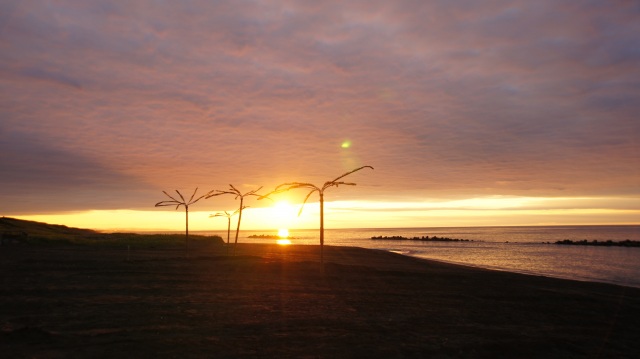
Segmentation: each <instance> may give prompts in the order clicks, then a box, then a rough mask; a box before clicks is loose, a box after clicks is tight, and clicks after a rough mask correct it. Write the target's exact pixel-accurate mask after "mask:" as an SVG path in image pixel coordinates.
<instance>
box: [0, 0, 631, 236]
mask: <svg viewBox="0 0 640 359" xmlns="http://www.w3.org/2000/svg"><path fill="white" fill-rule="evenodd" d="M638 34H640V3H638V2H637V1H624V0H602V1H598V0H589V1H587V0H585V1H563V0H540V1H524V0H523V1H499V0H490V1H475V0H468V1H467V0H458V1H448V0H447V1H445V0H441V1H422V0H420V1H348V2H345V1H294V0H291V1H286V0H282V1H259V0H256V1H231V0H230V1H212V0H201V1H198V0H194V1H161V0H156V1H136V0H131V1H126V2H125V1H88V0H78V1H70V0H60V1H29V0H19V1H11V0H0V170H1V175H0V215H3V216H11V217H18V218H24V219H32V220H42V221H47V222H50V223H58V224H65V225H71V226H81V227H86V228H95V229H103V230H120V229H123V230H124V229H139V230H142V229H154V230H155V229H175V230H180V229H181V226H182V228H183V227H184V210H183V208H179V209H178V210H176V209H175V208H174V207H162V208H157V207H154V205H155V203H157V202H159V201H162V200H165V199H168V198H167V197H166V196H165V194H163V193H162V191H167V192H168V193H170V194H172V195H175V194H176V192H175V190H179V191H180V192H181V193H182V194H183V195H184V196H187V197H189V196H191V194H192V193H193V191H194V189H195V188H198V193H197V195H196V198H197V197H198V196H199V195H202V194H205V193H207V192H208V191H211V190H227V189H229V185H230V184H232V185H234V186H235V187H236V188H238V189H239V190H240V191H241V192H243V193H245V192H249V191H252V190H256V189H260V190H259V191H258V193H260V194H264V193H267V192H269V191H271V190H273V189H274V188H275V187H276V186H277V185H279V184H281V183H285V182H308V183H312V184H315V185H318V186H322V184H324V182H325V181H329V180H332V179H334V178H336V177H338V176H340V175H341V174H343V173H346V172H348V171H351V170H353V169H355V168H358V167H360V166H365V165H368V166H372V167H374V170H371V169H368V168H365V169H363V170H360V171H358V172H355V173H353V174H351V175H349V176H347V177H346V178H344V180H345V181H348V182H354V183H356V184H357V185H356V186H340V187H337V188H336V187H333V188H330V189H328V190H327V191H326V193H325V201H326V209H325V210H326V213H325V214H326V221H327V227H332V226H333V227H336V228H342V227H428V226H434V227H442V226H496V225H552V224H557V225H563V224H638V223H640V118H639V116H640V115H639V114H640V35H638ZM306 194H307V192H305V191H303V190H295V191H291V192H287V193H284V194H280V195H278V196H276V197H274V199H273V200H271V201H270V200H261V201H258V200H257V198H256V197H247V198H246V202H245V205H248V206H249V208H248V209H247V210H246V212H245V214H244V215H243V227H244V226H246V227H244V228H247V229H250V228H254V229H262V228H273V227H274V226H286V227H292V228H313V227H314V226H317V222H318V218H317V217H318V212H319V206H318V196H317V194H314V195H312V196H311V197H310V198H309V201H308V203H307V205H306V206H305V209H304V211H303V214H302V215H301V216H300V217H297V216H296V214H297V212H298V209H299V208H300V204H301V203H302V201H303V200H304V197H305V195H306ZM284 201H286V202H287V203H288V204H287V203H285V202H284ZM238 203H239V202H238V200H236V199H235V198H234V197H233V196H218V197H213V198H210V199H202V200H200V201H198V202H197V203H195V204H193V205H192V206H190V213H191V214H190V215H191V218H192V219H191V223H192V227H191V228H193V229H200V230H206V229H211V228H225V229H226V225H227V223H226V220H224V219H221V218H209V215H210V214H214V213H217V212H221V211H225V210H226V211H233V210H234V209H235V208H237V206H238Z"/></svg>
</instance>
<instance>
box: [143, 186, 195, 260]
mask: <svg viewBox="0 0 640 359" xmlns="http://www.w3.org/2000/svg"><path fill="white" fill-rule="evenodd" d="M196 192H198V187H196V189H195V191H193V194H192V195H191V198H189V200H188V201H186V200H185V199H184V196H182V193H180V191H178V190H176V193H178V196H180V200H177V199H176V198H173V197H171V195H170V194H168V193H167V192H166V191H162V193H164V194H166V195H167V197H169V198H171V200H170V201H161V202H158V203H156V205H155V206H156V207H166V206H176V210H177V209H178V208H180V206H184V213H185V218H186V219H185V220H186V222H185V223H186V224H185V228H186V235H185V248H186V252H187V255H189V206H190V205H192V204H194V203H196V202H198V201H199V200H201V199H202V198H203V197H204V196H205V195H202V196H200V197H198V198H196V199H194V197H195V196H196Z"/></svg>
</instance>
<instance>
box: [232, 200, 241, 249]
mask: <svg viewBox="0 0 640 359" xmlns="http://www.w3.org/2000/svg"><path fill="white" fill-rule="evenodd" d="M243 200H244V198H243V197H240V211H239V212H238V226H237V227H236V241H235V242H234V244H233V255H234V256H235V255H236V247H237V246H238V234H239V233H240V221H242V202H243Z"/></svg>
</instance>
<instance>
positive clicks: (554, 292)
mask: <svg viewBox="0 0 640 359" xmlns="http://www.w3.org/2000/svg"><path fill="white" fill-rule="evenodd" d="M225 253H226V251H225V249H224V248H223V247H219V246H211V247H206V248H199V249H197V250H194V251H192V253H191V256H190V258H188V259H186V258H185V256H184V252H183V251H180V250H167V249H164V250H160V249H158V250H145V251H143V250H138V251H133V252H131V254H130V258H129V260H127V251H126V250H122V249H98V248H90V247H69V246H67V247H20V246H13V247H0V270H1V274H0V329H1V332H0V353H1V354H0V356H2V357H4V358H20V357H29V358H68V357H82V358H84V357H87V358H88V357H91V358H96V357H120V358H133V357H143V358H144V357H156V358H167V357H176V358H198V357H211V358H213V357H216V358H218V357H247V358H254V357H276V358H281V357H303V358H372V357H380V358H417V357H434V358H496V357H500V358H514V357H516V358H529V357H531V358H572V357H574V358H614V357H615V358H633V357H638V356H640V289H637V288H626V287H620V286H614V285H607V284H597V283H587V282H577V281H568V280H559V279H550V278H544V277H535V276H527V275H520V274H514V273H506V272H496V271H488V270H481V269H474V268H468V267H462V266H456V265H450V264H444V263H438V262H431V261H425V260H420V259H415V258H410V257H404V256H401V255H397V254H394V253H387V252H382V251H375V250H366V249H359V248H347V247H325V261H326V264H325V266H324V267H323V266H321V264H320V263H319V257H318V254H319V247H317V246H277V245H261V244H239V245H238V252H237V255H236V256H227V255H226V254H225Z"/></svg>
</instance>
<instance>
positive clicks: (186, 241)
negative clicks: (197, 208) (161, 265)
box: [184, 206, 189, 257]
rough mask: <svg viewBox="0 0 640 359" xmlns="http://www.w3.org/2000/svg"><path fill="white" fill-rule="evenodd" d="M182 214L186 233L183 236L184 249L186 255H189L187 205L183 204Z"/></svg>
mask: <svg viewBox="0 0 640 359" xmlns="http://www.w3.org/2000/svg"><path fill="white" fill-rule="evenodd" d="M184 214H185V228H186V235H185V238H184V242H185V248H186V249H185V251H186V252H187V257H188V256H189V206H184Z"/></svg>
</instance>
